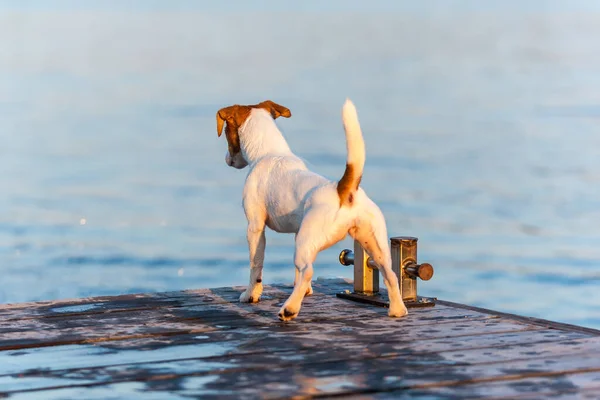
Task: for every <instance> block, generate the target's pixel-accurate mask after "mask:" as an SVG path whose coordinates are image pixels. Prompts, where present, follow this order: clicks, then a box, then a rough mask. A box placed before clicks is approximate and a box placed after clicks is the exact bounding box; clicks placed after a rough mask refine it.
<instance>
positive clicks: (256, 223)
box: [240, 218, 267, 303]
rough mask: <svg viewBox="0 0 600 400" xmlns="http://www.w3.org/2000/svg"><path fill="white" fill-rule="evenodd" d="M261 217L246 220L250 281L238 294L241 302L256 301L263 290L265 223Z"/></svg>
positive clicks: (265, 242) (265, 241)
mask: <svg viewBox="0 0 600 400" xmlns="http://www.w3.org/2000/svg"><path fill="white" fill-rule="evenodd" d="M260 221H261V219H255V218H252V219H249V222H248V232H247V237H248V250H249V253H250V282H249V284H248V288H247V289H246V290H245V291H244V292H243V293H242V294H241V295H240V302H242V303H256V302H258V301H259V300H260V295H261V294H262V291H263V285H262V275H263V263H264V260H265V247H266V244H267V240H266V238H265V224H264V222H262V223H261V222H260Z"/></svg>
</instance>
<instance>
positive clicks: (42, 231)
mask: <svg viewBox="0 0 600 400" xmlns="http://www.w3.org/2000/svg"><path fill="white" fill-rule="evenodd" d="M213 3H214V2H213ZM362 3H363V2H341V1H340V2H337V3H334V2H329V3H327V6H324V5H319V2H316V1H315V2H312V1H310V2H303V10H302V11H294V12H292V11H291V10H286V9H285V6H283V5H281V4H280V5H278V6H277V7H278V8H276V9H271V11H269V12H265V11H264V10H261V9H260V7H267V6H266V5H264V4H263V3H255V4H256V5H255V7H258V8H256V9H254V10H252V9H250V7H249V6H248V5H247V4H246V3H239V4H238V3H235V4H234V3H231V4H234V5H233V6H231V7H232V8H235V7H238V8H236V11H235V12H232V11H231V10H229V11H227V10H224V9H219V7H218V6H216V5H215V4H211V5H209V4H204V3H202V2H191V1H179V2H177V1H172V2H164V1H161V2H155V1H149V0H148V1H145V2H143V3H142V2H137V3H136V2H124V1H119V2H116V1H108V0H106V1H103V2H95V1H89V2H85V3H84V2H73V1H62V2H61V1H57V2H53V7H54V8H50V7H49V6H48V5H47V2H45V1H30V2H26V3H25V2H21V1H16V0H15V1H4V2H2V3H0V174H1V175H0V176H1V177H2V178H1V180H0V182H1V185H2V186H1V188H2V191H1V195H0V277H1V280H0V303H6V302H23V301H30V300H40V299H57V298H67V297H80V296H90V295H103V294H119V293H125V292H140V291H163V290H177V289H186V288H199V287H213V286H225V285H237V284H245V283H246V281H247V274H248V272H247V268H248V267H247V250H246V238H245V229H246V228H245V219H244V215H243V212H242V208H241V200H240V197H241V190H242V185H243V181H244V178H245V174H246V172H245V171H237V170H234V169H231V168H228V167H227V166H226V165H225V163H224V152H225V150H226V142H225V139H224V138H217V135H216V129H215V120H214V114H215V112H216V110H217V109H218V108H220V107H222V106H226V105H230V104H232V103H246V102H258V101H261V100H264V99H267V98H269V99H272V100H275V101H277V102H279V103H281V104H283V105H285V106H287V107H289V108H290V109H291V110H292V113H293V117H292V118H291V119H289V120H281V121H278V122H279V125H280V127H281V128H282V130H283V131H284V133H285V135H286V137H287V138H288V140H289V142H290V145H291V147H292V148H293V149H294V150H295V151H296V152H297V153H298V154H299V155H300V156H302V157H304V158H305V159H307V160H308V161H309V162H310V163H311V164H312V166H313V168H314V169H315V170H316V171H318V172H320V173H322V174H324V175H326V176H330V177H335V178H337V177H339V176H341V174H342V173H343V168H344V160H345V144H344V134H343V130H342V127H341V122H340V110H341V106H342V104H343V101H344V99H345V98H346V96H349V97H350V98H352V99H353V100H354V102H355V103H356V105H357V107H358V111H359V116H360V118H361V122H362V126H363V130H364V134H365V140H366V143H367V167H366V171H365V175H364V179H363V187H364V188H365V189H366V190H367V191H368V193H369V194H370V195H371V197H372V198H373V199H374V200H375V201H377V203H378V204H379V205H380V206H381V208H382V209H383V211H384V213H385V215H386V217H387V221H388V230H389V233H390V235H412V236H417V237H419V244H420V246H419V258H420V260H421V261H428V262H431V263H432V264H433V265H434V266H435V276H434V278H433V279H432V280H431V281H429V282H426V283H423V284H421V285H420V289H421V292H422V294H425V295H432V296H437V297H439V298H443V299H447V300H453V301H458V302H464V303H469V304H472V305H479V306H485V307H490V308H494V309H498V310H503V311H509V312H516V313H520V314H526V315H532V316H539V317H544V318H549V319H554V320H559V321H564V322H570V323H576V324H582V325H586V326H590V327H596V328H600V291H599V290H598V286H600V134H599V130H600V75H599V74H598V71H599V70H600V42H598V40H597V38H598V37H599V35H600V5H599V3H598V2H595V1H588V2H556V3H553V2H544V3H542V2H535V1H532V2H526V4H519V2H516V1H514V2H513V1H504V0H502V1H487V2H485V3H480V2H477V3H475V2H473V3H469V2H464V1H463V2H439V3H435V2H431V3H430V2H427V4H428V5H429V7H430V9H428V8H426V6H424V5H418V4H416V5H415V4H412V3H417V2H411V3H391V2H389V3H383V2H379V3H378V2H375V3H373V4H372V5H370V7H371V8H370V9H369V10H361V7H363V6H361V4H362ZM83 4H85V5H83ZM228 4H229V3H228ZM236 4H237V5H236ZM369 4H371V3H369ZM392 4H393V6H392ZM342 5H345V7H347V10H350V11H340V10H339V9H337V8H341V6H342ZM242 7H245V9H242ZM392 7H393V8H392ZM267 242H268V244H267V261H266V270H265V281H266V282H268V283H269V282H291V280H292V279H293V267H292V262H291V261H292V254H293V237H292V236H284V235H276V234H274V233H272V232H269V233H268V234H267ZM351 245H352V243H351V241H350V239H347V240H345V241H344V242H342V243H340V244H338V245H336V246H334V247H333V248H331V249H329V250H327V251H324V252H322V253H321V255H320V256H319V259H318V260H317V266H316V275H317V276H346V277H351V274H352V273H351V270H350V269H345V268H343V267H341V266H339V265H338V264H337V255H338V253H339V251H340V250H341V249H343V248H346V247H351Z"/></svg>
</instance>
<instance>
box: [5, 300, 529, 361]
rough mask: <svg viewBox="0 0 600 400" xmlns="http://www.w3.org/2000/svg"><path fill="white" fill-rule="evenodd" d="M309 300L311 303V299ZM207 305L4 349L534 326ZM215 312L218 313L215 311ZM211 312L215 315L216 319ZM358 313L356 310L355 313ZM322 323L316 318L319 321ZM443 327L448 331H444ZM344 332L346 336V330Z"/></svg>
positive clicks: (32, 334)
mask: <svg viewBox="0 0 600 400" xmlns="http://www.w3.org/2000/svg"><path fill="white" fill-rule="evenodd" d="M307 303H308V302H307ZM205 311H206V310H204V309H199V310H193V309H185V310H183V309H182V310H178V311H176V312H174V313H173V318H172V319H171V318H167V317H166V316H165V315H159V316H157V317H156V318H155V319H146V318H144V319H142V320H139V319H134V320H133V321H123V319H120V318H118V317H117V318H110V315H109V318H107V319H105V320H103V323H101V324H95V325H93V326H90V327H88V326H84V327H81V326H79V327H77V326H75V327H72V328H71V327H68V326H67V327H66V329H60V330H53V329H43V328H42V327H40V328H39V329H36V330H35V331H27V332H8V333H3V334H2V335H1V337H0V350H10V349H18V348H28V347H36V346H51V345H58V344H74V343H91V342H95V341H115V340H126V339H130V338H136V337H147V336H150V335H154V336H161V335H162V336H165V335H168V336H170V335H176V334H184V333H201V332H210V331H215V330H224V329H239V328H244V327H281V326H283V325H285V326H288V328H287V329H293V327H296V326H302V325H306V326H307V327H314V326H315V325H318V326H319V329H320V331H322V332H323V334H324V335H325V337H327V336H331V335H332V334H333V333H334V332H335V335H336V336H338V337H339V336H340V332H344V331H346V332H352V334H351V336H352V337H354V336H358V337H361V336H365V335H366V336H367V337H372V340H381V339H385V337H386V336H388V335H392V334H394V333H398V334H406V335H415V334H420V335H422V336H431V337H436V335H441V334H443V335H444V336H448V335H449V336H457V335H466V334H468V333H469V331H475V330H477V331H478V332H480V333H481V334H485V333H489V332H502V331H515V330H523V329H530V328H529V327H528V326H527V325H524V324H521V323H518V322H512V321H504V320H501V319H497V318H492V319H483V320H479V319H472V320H469V321H465V320H461V319H458V320H452V321H451V322H448V323H446V324H443V325H444V328H443V329H442V328H440V326H439V325H440V324H435V325H430V324H427V325H422V327H421V328H420V329H417V326H421V323H419V322H417V323H414V321H415V318H416V317H410V318H413V319H412V320H411V319H409V317H408V316H407V317H406V318H403V319H389V318H387V317H382V318H372V319H363V318H351V316H346V317H343V318H340V319H333V318H326V317H325V318H322V319H317V318H313V319H310V320H308V321H304V323H303V322H302V321H301V320H300V321H297V322H295V323H291V324H283V323H281V322H280V321H278V320H275V319H273V318H269V317H263V316H262V315H260V314H257V313H256V312H252V311H248V310H246V309H244V308H242V307H238V308H236V309H226V310H218V312H215V311H214V310H212V311H211V312H210V313H209V315H204V316H203V314H202V313H203V312H205ZM215 314H216V315H215ZM212 316H215V317H216V319H215V318H213V317H212ZM354 317H356V315H354ZM317 322H318V323H317ZM442 331H445V332H446V333H441V332H442ZM342 336H344V335H342Z"/></svg>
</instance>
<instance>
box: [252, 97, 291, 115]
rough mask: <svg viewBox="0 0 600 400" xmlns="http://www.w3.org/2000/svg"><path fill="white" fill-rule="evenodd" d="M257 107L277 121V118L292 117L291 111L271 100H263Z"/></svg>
mask: <svg viewBox="0 0 600 400" xmlns="http://www.w3.org/2000/svg"><path fill="white" fill-rule="evenodd" d="M258 107H260V108H264V109H265V110H267V111H268V112H270V113H271V116H272V117H273V119H277V118H279V117H285V118H289V117H291V116H292V113H291V111H290V110H289V109H288V108H287V107H284V106H282V105H281V104H277V103H275V102H274V101H271V100H265V101H263V102H262V103H259V104H258Z"/></svg>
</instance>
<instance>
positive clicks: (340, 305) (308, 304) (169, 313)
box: [0, 296, 490, 340]
mask: <svg viewBox="0 0 600 400" xmlns="http://www.w3.org/2000/svg"><path fill="white" fill-rule="evenodd" d="M282 304H283V300H282V299H277V300H275V299H270V300H265V301H262V302H260V303H257V304H242V303H237V302H236V303H219V304H204V305H188V306H186V307H185V308H183V307H168V306H167V307H162V308H160V309H135V310H128V309H123V310H118V311H112V310H109V311H105V312H98V313H94V314H75V315H74V314H69V315H60V314H58V315H53V316H51V317H49V316H42V317H37V318H25V319H20V320H0V340H1V338H2V335H3V334H5V333H10V332H27V331H32V330H38V331H39V330H48V329H57V330H60V329H72V328H74V327H78V326H88V327H93V326H97V325H101V324H102V323H104V322H105V321H107V320H110V323H111V324H115V323H116V324H118V323H121V322H124V323H128V322H135V321H144V322H147V321H148V320H151V321H168V322H173V321H181V320H189V319H206V318H209V319H215V320H217V319H231V318H232V316H231V314H232V313H233V314H234V318H239V317H253V316H254V315H256V316H260V317H266V318H269V319H271V320H273V321H274V322H277V311H278V309H279V307H281V305H282ZM413 314H414V316H415V317H417V316H418V317H419V318H418V319H420V320H424V321H427V322H428V323H431V322H432V321H439V322H442V320H445V319H453V318H454V319H458V318H473V317H481V318H489V317H490V316H489V315H488V314H484V313H480V312H476V311H470V310H461V309H456V308H453V307H445V306H440V307H435V308H417V309H414V310H411V312H410V314H409V317H411V318H412V317H413ZM323 317H325V318H327V319H331V318H334V319H346V318H384V319H385V318H387V317H386V310H385V309H383V308H379V307H372V306H368V305H363V304H356V305H355V304H353V303H351V304H348V303H347V302H345V301H343V300H339V299H337V298H335V297H333V296H328V297H320V298H309V299H307V300H306V301H305V304H304V306H303V314H302V321H306V320H314V319H315V318H323ZM299 320H300V319H299ZM402 320H403V321H404V320H406V319H402Z"/></svg>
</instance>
